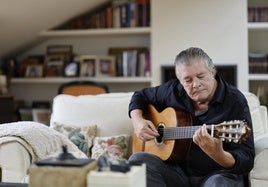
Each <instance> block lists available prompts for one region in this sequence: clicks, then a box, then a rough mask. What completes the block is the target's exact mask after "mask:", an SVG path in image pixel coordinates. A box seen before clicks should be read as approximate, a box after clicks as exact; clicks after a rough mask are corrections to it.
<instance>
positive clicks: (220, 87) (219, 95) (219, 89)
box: [211, 74, 226, 103]
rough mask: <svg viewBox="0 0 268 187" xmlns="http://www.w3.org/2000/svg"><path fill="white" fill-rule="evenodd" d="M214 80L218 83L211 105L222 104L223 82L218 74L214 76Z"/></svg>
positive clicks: (223, 94)
mask: <svg viewBox="0 0 268 187" xmlns="http://www.w3.org/2000/svg"><path fill="white" fill-rule="evenodd" d="M215 79H216V81H217V82H218V86H217V89H216V91H215V94H214V97H213V99H212V102H211V103H214V102H218V103H223V101H224V96H225V90H226V88H225V84H224V80H223V79H222V78H221V77H220V76H219V75H218V74H216V76H215Z"/></svg>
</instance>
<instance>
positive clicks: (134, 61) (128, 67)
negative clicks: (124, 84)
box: [109, 48, 151, 77]
mask: <svg viewBox="0 0 268 187" xmlns="http://www.w3.org/2000/svg"><path fill="white" fill-rule="evenodd" d="M109 55H113V56H115V57H116V70H117V71H116V75H117V76H120V77H121V76H123V77H149V76H150V75H151V58H150V52H149V51H148V50H147V49H146V48H110V49H109Z"/></svg>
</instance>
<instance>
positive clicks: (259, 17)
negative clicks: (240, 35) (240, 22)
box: [248, 7, 268, 22]
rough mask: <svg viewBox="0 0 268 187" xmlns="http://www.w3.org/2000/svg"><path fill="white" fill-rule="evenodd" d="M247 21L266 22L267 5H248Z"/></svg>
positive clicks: (267, 19)
mask: <svg viewBox="0 0 268 187" xmlns="http://www.w3.org/2000/svg"><path fill="white" fill-rule="evenodd" d="M248 22H268V7H248Z"/></svg>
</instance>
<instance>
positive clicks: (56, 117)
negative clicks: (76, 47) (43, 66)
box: [0, 93, 268, 186]
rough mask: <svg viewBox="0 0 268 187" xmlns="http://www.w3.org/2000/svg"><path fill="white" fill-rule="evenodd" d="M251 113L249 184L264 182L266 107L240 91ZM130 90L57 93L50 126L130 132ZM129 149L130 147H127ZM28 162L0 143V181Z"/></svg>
mask: <svg viewBox="0 0 268 187" xmlns="http://www.w3.org/2000/svg"><path fill="white" fill-rule="evenodd" d="M244 94H245V96H246V98H247V100H248V103H249V106H250V111H251V114H252V120H253V126H254V139H255V147H256V158H255V164H254V168H253V170H252V171H251V173H250V176H249V180H250V183H251V186H261V185H262V186H266V185H267V186H268V162H267V160H268V128H267V109H266V107H264V106H261V105H260V103H259V100H258V98H257V97H256V96H255V95H253V94H252V93H244ZM131 96H132V93H109V94H101V95H97V96H91V95H87V96H78V97H74V96H69V95H58V96H56V97H55V98H54V100H53V110H52V116H51V122H50V124H51V127H52V126H53V124H54V122H58V123H63V124H75V125H77V126H84V125H88V124H89V123H90V124H96V125H97V127H98V130H97V136H114V135H118V134H129V135H132V134H133V128H132V124H131V121H130V119H129V118H128V104H129V101H130V99H131ZM130 153H131V148H130ZM30 164H31V157H30V154H29V152H28V151H27V150H26V149H25V148H24V146H23V145H21V144H20V143H18V142H10V143H6V144H1V145H0V167H1V169H2V181H3V182H21V181H22V180H23V179H24V177H25V176H26V175H27V170H28V168H29V166H30Z"/></svg>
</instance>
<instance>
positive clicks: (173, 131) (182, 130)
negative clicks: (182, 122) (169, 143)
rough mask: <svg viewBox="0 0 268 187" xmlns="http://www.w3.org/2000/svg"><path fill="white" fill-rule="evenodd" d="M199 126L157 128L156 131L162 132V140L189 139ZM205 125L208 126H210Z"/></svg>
mask: <svg viewBox="0 0 268 187" xmlns="http://www.w3.org/2000/svg"><path fill="white" fill-rule="evenodd" d="M200 127H201V126H183V127H168V128H159V129H158V132H159V133H160V134H162V136H163V137H162V139H163V140H174V139H189V138H192V137H193V135H194V133H195V131H196V130H197V129H199V128H200ZM207 127H208V128H209V127H210V126H207Z"/></svg>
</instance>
